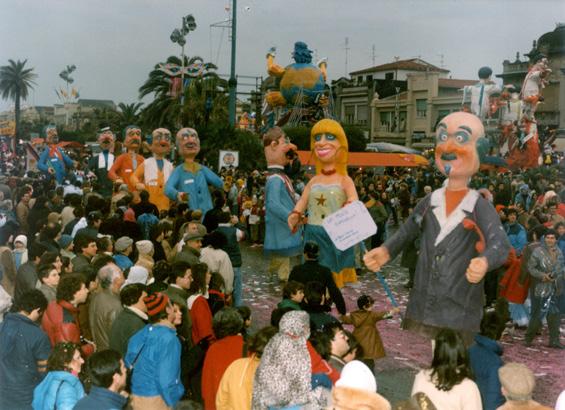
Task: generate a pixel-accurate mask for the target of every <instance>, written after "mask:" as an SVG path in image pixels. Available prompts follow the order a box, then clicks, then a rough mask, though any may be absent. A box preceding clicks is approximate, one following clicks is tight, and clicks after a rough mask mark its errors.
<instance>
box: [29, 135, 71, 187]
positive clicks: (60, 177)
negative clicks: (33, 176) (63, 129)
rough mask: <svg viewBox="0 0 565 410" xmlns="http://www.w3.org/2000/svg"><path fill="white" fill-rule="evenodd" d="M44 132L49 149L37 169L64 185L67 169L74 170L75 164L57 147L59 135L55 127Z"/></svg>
mask: <svg viewBox="0 0 565 410" xmlns="http://www.w3.org/2000/svg"><path fill="white" fill-rule="evenodd" d="M44 132H45V142H46V144H47V148H45V149H44V150H43V152H42V153H41V155H40V157H39V161H37V168H38V169H39V170H40V171H42V172H43V173H44V174H46V175H47V176H48V177H49V178H53V177H54V178H55V180H56V181H57V184H58V185H62V184H63V182H64V181H65V177H66V176H67V168H74V167H75V162H74V161H73V160H72V159H71V158H70V157H69V156H68V155H67V154H65V153H64V152H63V151H62V150H61V148H60V147H59V146H58V145H57V144H58V143H59V135H58V134H57V128H56V127H55V126H54V125H48V126H47V127H45V131H44Z"/></svg>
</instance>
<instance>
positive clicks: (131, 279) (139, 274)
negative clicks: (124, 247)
mask: <svg viewBox="0 0 565 410" xmlns="http://www.w3.org/2000/svg"><path fill="white" fill-rule="evenodd" d="M148 278H149V272H148V271H147V269H145V268H144V267H143V266H132V267H131V268H130V270H129V273H128V277H127V279H126V281H125V282H124V284H123V285H122V287H121V288H120V289H123V288H124V287H126V286H127V285H132V284H134V283H139V284H141V285H145V284H147V279H148Z"/></svg>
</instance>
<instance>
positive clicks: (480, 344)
mask: <svg viewBox="0 0 565 410" xmlns="http://www.w3.org/2000/svg"><path fill="white" fill-rule="evenodd" d="M503 330H504V321H503V320H501V319H500V316H499V314H498V312H497V311H487V312H486V313H485V315H484V316H483V319H482V321H481V332H480V334H477V335H476V336H475V343H474V344H473V345H472V346H471V347H470V348H469V362H470V364H471V368H472V369H473V374H474V375H475V382H476V383H477V386H478V387H479V391H480V393H481V400H482V402H483V409H484V410H496V409H497V408H498V407H499V406H502V405H503V404H504V402H505V401H506V400H505V399H504V396H503V395H502V391H501V390H500V387H501V386H500V380H499V378H498V369H499V368H500V367H502V365H503V362H502V345H501V344H500V343H498V342H497V340H499V339H500V336H501V335H502V331H503Z"/></svg>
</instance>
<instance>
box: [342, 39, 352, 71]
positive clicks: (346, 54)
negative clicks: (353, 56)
mask: <svg viewBox="0 0 565 410" xmlns="http://www.w3.org/2000/svg"><path fill="white" fill-rule="evenodd" d="M343 49H344V50H345V76H346V77H347V74H348V72H349V71H348V69H347V65H348V60H349V50H350V48H349V37H345V45H344V47H343Z"/></svg>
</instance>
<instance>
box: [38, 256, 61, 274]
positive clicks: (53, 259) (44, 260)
mask: <svg viewBox="0 0 565 410" xmlns="http://www.w3.org/2000/svg"><path fill="white" fill-rule="evenodd" d="M38 266H52V267H53V268H55V269H57V272H59V273H61V272H62V271H63V261H62V260H61V256H60V255H59V253H58V252H45V253H44V254H43V255H41V258H40V259H39V263H38Z"/></svg>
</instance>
